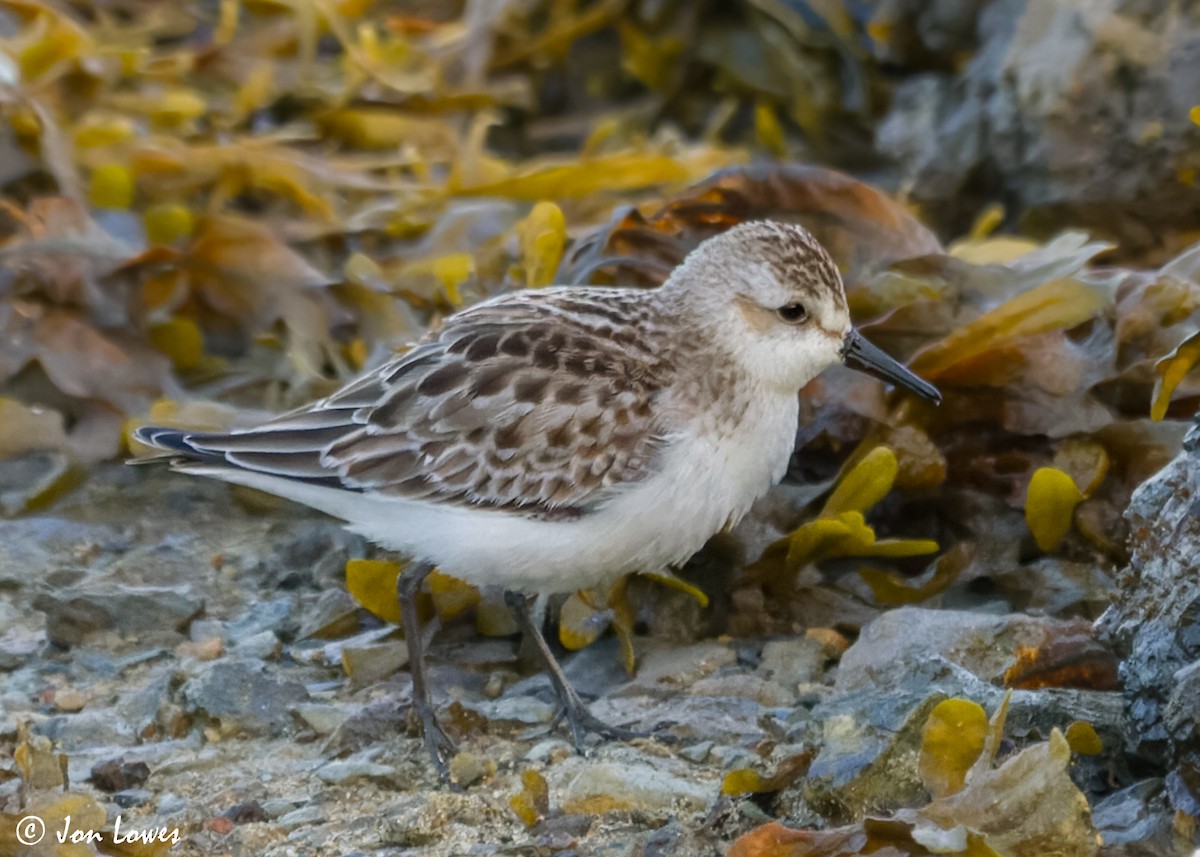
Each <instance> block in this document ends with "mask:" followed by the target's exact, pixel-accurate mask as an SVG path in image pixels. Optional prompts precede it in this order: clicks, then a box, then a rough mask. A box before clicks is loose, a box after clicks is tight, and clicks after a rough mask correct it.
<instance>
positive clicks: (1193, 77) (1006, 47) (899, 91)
mask: <svg viewBox="0 0 1200 857" xmlns="http://www.w3.org/2000/svg"><path fill="white" fill-rule="evenodd" d="M871 5H872V6H878V5H879V4H871ZM888 5H889V6H891V11H892V13H893V16H892V17H891V18H890V19H889V22H888V24H887V25H886V27H885V29H887V30H889V31H890V32H894V33H896V34H897V35H896V38H895V39H893V38H887V39H884V40H882V41H884V42H886V43H889V44H892V45H893V46H894V48H893V49H894V50H895V51H896V52H898V53H900V54H901V55H905V54H907V55H910V57H911V58H913V59H914V60H915V58H916V57H917V56H918V55H920V57H921V59H920V63H921V64H922V65H923V66H925V67H926V68H927V69H928V68H929V67H930V66H931V64H932V66H933V68H932V70H927V71H926V72H925V73H922V74H910V75H909V76H907V77H906V78H904V79H902V80H901V81H900V83H899V84H898V85H897V86H896V88H895V91H894V95H893V99H892V103H891V108H890V111H889V113H888V114H887V116H886V117H884V119H883V121H882V122H881V123H880V124H879V125H878V127H877V129H876V140H875V144H876V148H877V150H878V151H879V152H883V153H886V154H887V155H888V157H890V158H891V159H893V160H894V162H895V163H896V164H897V165H898V166H899V169H900V172H901V175H900V179H901V182H900V183H901V184H902V185H903V186H905V187H908V188H911V189H912V190H911V193H912V196H913V198H914V199H915V200H916V201H917V202H918V203H919V204H920V205H921V207H922V210H923V211H928V212H931V213H936V214H937V216H938V217H940V218H942V222H941V224H940V225H941V226H943V227H945V228H947V229H949V230H950V231H951V232H954V233H955V234H958V233H960V232H961V231H962V230H961V228H959V227H958V224H960V223H963V222H969V221H970V218H971V217H973V216H974V215H975V213H976V212H978V211H979V210H980V209H981V208H982V207H983V205H984V204H985V203H986V202H988V201H991V200H995V199H1004V200H1005V205H1006V206H1007V207H1008V208H1009V210H1015V211H1028V212H1029V214H1027V216H1026V222H1027V225H1031V226H1032V225H1037V226H1041V227H1043V228H1045V229H1054V228H1058V226H1059V224H1061V223H1063V222H1071V223H1074V224H1079V225H1082V226H1085V227H1088V228H1092V229H1094V230H1099V231H1101V232H1102V233H1105V234H1107V235H1110V236H1115V237H1119V239H1120V243H1121V245H1122V250H1123V251H1124V252H1127V253H1128V252H1131V251H1134V250H1136V249H1137V248H1138V247H1139V246H1140V247H1146V246H1153V245H1154V244H1155V243H1156V242H1157V241H1158V238H1159V236H1160V235H1161V233H1162V232H1163V231H1175V230H1187V229H1194V228H1195V227H1196V226H1197V225H1198V224H1200V209H1197V207H1196V205H1195V198H1194V191H1193V189H1192V188H1191V187H1189V186H1188V185H1187V184H1186V183H1184V182H1180V181H1178V180H1177V178H1176V176H1177V174H1178V171H1179V170H1180V169H1183V168H1186V167H1187V166H1188V165H1189V164H1190V163H1191V162H1190V160H1189V158H1191V157H1192V154H1193V153H1194V152H1195V149H1196V145H1197V140H1198V138H1200V135H1198V131H1197V128H1196V127H1195V125H1194V124H1193V123H1192V122H1191V121H1190V120H1189V118H1188V115H1189V113H1188V111H1189V110H1190V109H1191V108H1192V107H1193V106H1194V103H1195V96H1194V93H1195V91H1196V86H1197V85H1198V84H1200V63H1198V62H1197V52H1196V47H1195V45H1196V44H1197V40H1198V39H1200V20H1198V19H1197V18H1196V17H1195V16H1194V15H1180V14H1178V13H1177V12H1176V11H1175V10H1174V7H1172V6H1171V5H1170V4H1165V3H1152V4H1147V3H1144V2H1142V0H1109V2H1104V3H1046V4H1043V3H1025V2H1019V0H992V2H987V3H984V2H981V0H971V2H969V3H961V4H960V3H921V2H917V0H903V2H901V3H897V4H888ZM951 9H952V10H954V11H953V12H948V11H947V10H951ZM981 10H982V11H981ZM914 32H915V33H917V34H919V35H917V36H916V37H913V34H914ZM952 34H953V35H952ZM963 34H968V38H966V39H964V38H962V35H963ZM972 41H974V42H976V43H977V44H978V46H979V47H978V50H977V51H975V52H974V54H973V55H972V56H971V58H970V59H969V60H968V61H967V62H966V65H965V67H961V68H960V66H959V64H958V63H957V62H956V58H958V57H961V56H963V55H964V51H969V50H970V49H971V48H970V45H971V42H972ZM896 42H900V43H901V44H902V45H903V44H907V45H910V46H916V45H920V47H909V48H902V47H898V46H895V43H896ZM935 45H936V46H938V47H936V48H935V47H934V46H935ZM929 51H936V53H934V54H932V55H931V54H930V53H929ZM1118 93H1119V95H1118ZM1118 97H1119V98H1121V99H1124V101H1125V103H1127V104H1128V105H1130V109H1129V110H1127V111H1125V112H1123V113H1121V114H1120V115H1117V114H1116V113H1114V112H1113V110H1112V104H1113V100H1114V98H1118Z"/></svg>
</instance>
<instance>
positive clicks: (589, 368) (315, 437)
mask: <svg viewBox="0 0 1200 857" xmlns="http://www.w3.org/2000/svg"><path fill="white" fill-rule="evenodd" d="M835 363H845V364H846V365H847V366H850V367H852V368H855V369H860V370H862V371H865V372H868V373H870V374H872V375H875V376H877V377H879V378H881V379H883V380H885V381H887V382H889V383H892V384H897V385H900V386H903V387H906V388H908V389H909V390H911V391H913V392H914V393H916V394H918V395H920V396H923V397H925V398H927V399H932V400H934V401H938V400H940V396H939V393H938V391H937V389H936V388H934V387H933V386H932V385H930V384H928V383H926V382H925V381H922V380H921V379H920V378H917V377H916V376H914V375H913V374H912V373H911V372H909V371H908V370H907V369H905V368H904V367H903V366H902V365H900V364H899V363H897V362H896V361H895V360H893V359H892V358H891V357H889V356H888V355H886V354H885V353H884V352H882V351H880V350H879V349H878V348H876V347H875V346H873V345H871V344H870V343H868V342H867V341H866V340H865V339H863V338H862V337H861V336H860V335H859V333H858V332H857V331H856V330H855V329H854V328H853V327H851V324H850V314H849V311H848V310H847V306H846V297H845V293H844V290H843V288H842V280H841V277H840V275H839V274H838V270H837V267H836V266H835V265H834V263H833V261H832V259H830V257H829V255H828V254H827V253H826V252H825V250H824V249H823V248H822V247H821V246H820V245H819V244H818V243H817V242H816V240H815V239H814V238H813V237H812V235H810V234H809V233H808V232H807V231H806V230H804V229H803V228H801V227H799V226H794V225H786V224H780V223H771V222H753V223H746V224H743V225H741V226H737V227H735V228H733V229H730V230H729V231H727V232H725V233H722V234H720V235H717V236H715V237H713V238H710V239H709V240H707V241H705V242H704V243H703V244H701V245H700V246H699V247H697V248H696V249H695V250H694V251H693V252H692V253H691V254H690V255H689V256H688V257H687V259H685V260H684V262H683V263H682V264H681V265H680V266H679V267H678V268H677V269H675V271H674V272H673V273H672V274H671V276H670V278H669V279H668V280H667V281H666V283H665V284H664V285H663V286H662V287H660V288H658V289H650V290H644V289H619V288H604V287H565V288H552V289H545V290H536V291H521V292H515V293H511V294H505V295H501V296H499V297H496V298H494V299H492V300H488V301H485V302H483V303H480V304H477V305H475V306H472V307H470V308H469V309H466V310H463V311H462V312H460V313H458V314H456V315H453V316H451V317H449V318H448V319H446V321H445V323H444V324H443V325H441V326H440V327H439V328H438V329H436V330H434V331H432V332H431V333H430V334H429V335H428V336H426V337H425V339H424V340H423V341H422V342H421V343H420V344H418V345H417V346H416V347H414V348H413V349H412V350H410V351H408V352H407V353H405V354H403V355H400V356H398V357H395V358H393V359H392V360H390V361H389V362H387V363H385V364H384V365H382V366H380V367H379V368H378V369H376V370H374V371H372V372H370V373H369V374H367V375H365V376H363V377H361V378H359V379H358V380H356V381H354V382H352V383H350V384H349V385H348V386H346V387H344V388H343V389H341V390H339V391H338V392H336V393H334V394H333V395H331V396H329V397H328V398H325V399H322V400H321V401H319V402H316V403H314V404H312V405H309V406H307V407H304V408H301V409H299V410H297V411H293V412H291V413H288V414H285V415H283V416H280V417H278V418H276V419H273V420H271V421H270V422H268V423H265V424H264V425H261V426H258V427H257V428H251V429H246V430H242V431H233V432H229V433H205V432H190V431H181V430H177V429H168V428H151V427H146V428H142V429H139V430H138V431H137V433H136V436H137V438H138V439H139V440H140V441H142V442H143V443H145V444H148V445H150V446H154V447H158V448H159V449H162V450H165V451H166V452H167V453H168V456H167V457H168V458H170V460H171V462H172V464H173V466H174V468H175V469H177V470H180V471H182V472H185V473H195V474H201V475H204V476H212V477H215V478H218V479H224V480H226V481H228V482H234V483H237V484H240V485H246V486H249V487H251V488H257V489H260V490H263V491H268V492H270V493H272V494H277V495H279V496H281V497H286V498H288V499H291V500H295V501H297V502H300V503H304V504H306V505H308V506H311V507H313V508H315V509H319V510H321V511H322V512H326V513H328V514H330V515H333V516H334V517H337V518H341V519H342V520H344V521H346V522H347V526H348V527H349V528H350V529H351V530H353V531H355V532H357V533H361V534H362V535H364V536H366V537H367V538H369V539H371V540H373V541H375V542H376V543H378V544H380V545H382V546H384V547H386V548H389V549H393V550H397V551H401V552H403V553H405V554H408V555H409V556H411V557H413V558H414V559H415V560H416V561H415V562H413V563H412V564H410V565H409V566H407V567H406V569H405V571H404V573H403V574H402V575H401V578H400V583H399V586H398V594H399V598H400V603H401V608H402V618H403V622H404V626H405V636H406V639H407V643H408V648H409V655H410V657H409V663H410V669H411V671H412V679H413V706H414V710H415V711H416V713H417V714H418V716H419V717H420V719H421V723H422V727H423V731H424V738H425V743H426V746H427V747H428V748H429V751H430V753H431V754H432V756H433V759H434V762H435V764H436V765H437V767H438V770H439V772H441V773H442V775H443V776H445V771H446V761H447V757H448V755H449V754H450V753H451V752H452V751H453V744H452V742H451V741H450V739H449V738H448V736H446V735H445V733H444V732H443V731H442V729H441V727H440V726H439V724H438V721H437V719H436V717H435V716H434V710H433V707H432V704H431V702H430V698H429V689H428V685H427V683H426V680H425V670H424V660H423V651H422V644H421V634H420V633H419V632H417V630H416V629H417V617H416V608H415V604H414V599H415V596H416V593H417V591H418V589H419V588H420V586H421V582H422V580H423V579H424V578H425V577H426V576H427V575H428V574H429V572H430V571H431V570H432V569H433V567H434V566H437V567H438V568H440V569H442V570H443V571H445V572H446V573H448V574H451V575H453V576H455V577H457V578H459V579H461V580H464V581H466V582H468V583H472V584H475V585H477V586H481V587H500V588H503V589H504V590H506V591H507V592H509V593H510V594H509V596H508V599H507V600H508V603H509V604H510V606H511V607H512V608H513V610H514V612H515V613H516V615H517V618H518V620H519V623H520V625H521V628H522V630H523V632H524V633H526V634H529V635H531V636H533V638H534V640H535V642H536V643H537V644H538V649H539V651H540V653H541V654H542V656H543V659H544V660H545V661H546V664H547V667H548V668H549V670H550V675H551V678H552V680H553V682H554V685H555V689H556V690H557V691H558V693H559V696H560V699H561V700H562V702H563V705H564V713H565V716H566V717H567V720H568V722H569V724H570V726H571V728H572V731H573V733H574V735H575V738H576V741H577V742H578V741H579V735H580V731H581V730H586V731H596V732H601V733H605V734H608V735H615V736H621V735H625V734H628V733H626V732H625V730H621V729H616V728H612V727H607V726H606V725H605V724H603V723H602V722H600V721H599V720H597V719H595V718H594V717H592V716H591V715H590V713H589V712H588V711H587V708H586V707H585V706H584V705H583V703H582V701H581V700H580V698H579V697H578V695H577V694H576V693H575V691H574V690H573V689H572V688H571V686H570V685H569V684H568V683H567V681H566V679H565V677H564V676H563V674H562V671H561V668H559V666H558V664H557V663H556V662H555V660H554V658H553V656H552V654H551V652H550V649H549V648H548V646H547V645H546V641H545V639H544V638H543V636H542V632H541V629H540V628H538V627H537V625H536V623H534V622H533V621H532V619H531V618H530V610H529V602H528V600H527V596H528V595H532V594H536V593H561V592H571V591H575V590H579V589H587V588H591V587H595V586H599V585H603V584H606V583H610V582H612V581H614V580H616V579H617V578H619V577H620V576H622V575H624V574H627V573H630V572H638V571H656V570H660V569H663V568H665V567H667V566H670V565H673V564H677V563H681V562H683V561H684V560H686V559H687V558H688V557H689V556H691V555H692V554H693V553H695V552H696V551H697V550H698V549H699V548H700V547H701V546H703V545H704V543H705V541H706V540H707V539H708V538H709V537H710V536H712V535H713V534H714V533H716V532H717V531H718V530H721V529H722V528H725V527H731V526H733V525H734V524H736V523H737V522H738V520H739V519H740V518H741V517H742V516H743V515H744V514H745V513H746V512H747V510H749V508H750V506H751V504H752V503H753V502H754V501H755V500H756V499H757V498H758V497H760V496H762V495H763V494H764V493H765V492H766V491H767V490H768V489H769V488H770V487H771V485H773V484H774V483H775V482H777V481H778V480H779V479H780V478H782V476H783V474H784V472H785V470H786V468H787V464H788V460H789V458H790V456H791V453H792V448H793V443H794V438H795V434H796V429H797V419H798V414H799V403H798V397H797V394H798V392H799V390H800V388H801V387H803V386H804V385H805V384H807V383H808V382H809V381H810V380H812V379H813V378H814V377H815V376H816V375H817V374H818V373H820V372H821V371H822V370H823V369H825V368H826V367H828V366H831V365H833V364H835Z"/></svg>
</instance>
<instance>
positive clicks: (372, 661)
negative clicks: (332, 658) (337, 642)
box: [342, 640, 408, 687]
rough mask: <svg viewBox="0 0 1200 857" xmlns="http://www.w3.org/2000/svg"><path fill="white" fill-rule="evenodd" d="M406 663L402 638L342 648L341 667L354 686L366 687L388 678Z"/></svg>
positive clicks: (404, 645) (406, 647)
mask: <svg viewBox="0 0 1200 857" xmlns="http://www.w3.org/2000/svg"><path fill="white" fill-rule="evenodd" d="M407 663H408V646H407V644H406V643H405V642H404V641H403V640H385V641H383V642H380V643H373V644H371V645H366V646H346V647H344V648H343V649H342V668H343V669H344V670H345V671H346V675H348V676H349V677H350V680H351V681H352V682H353V683H354V686H355V687H366V686H368V685H372V684H375V683H376V682H378V681H380V680H382V679H385V678H390V677H392V676H394V675H395V674H396V673H398V672H399V671H400V670H401V669H402V668H403V667H404V665H405V664H407Z"/></svg>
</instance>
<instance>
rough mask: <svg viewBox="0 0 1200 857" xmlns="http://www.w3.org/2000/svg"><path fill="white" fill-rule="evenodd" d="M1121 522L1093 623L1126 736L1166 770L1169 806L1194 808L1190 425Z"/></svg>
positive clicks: (1196, 661) (1197, 762)
mask: <svg viewBox="0 0 1200 857" xmlns="http://www.w3.org/2000/svg"><path fill="white" fill-rule="evenodd" d="M1125 516H1126V519H1127V520H1128V522H1129V526H1130V530H1131V532H1132V533H1133V534H1134V536H1133V539H1132V545H1131V546H1132V553H1131V557H1130V561H1129V567H1128V568H1127V569H1125V570H1124V571H1123V572H1122V573H1121V576H1120V578H1119V581H1118V584H1119V587H1118V590H1117V592H1116V596H1115V599H1114V603H1113V606H1112V607H1110V608H1109V609H1108V610H1107V611H1106V612H1105V613H1104V615H1103V616H1101V617H1100V620H1099V622H1098V623H1097V624H1098V627H1099V628H1100V630H1101V633H1102V634H1103V635H1105V636H1106V637H1107V638H1109V639H1111V640H1112V642H1113V644H1114V645H1115V646H1116V647H1117V649H1118V650H1119V651H1120V652H1121V653H1122V654H1123V655H1125V660H1124V661H1123V662H1122V664H1121V677H1122V679H1123V680H1124V694H1125V706H1126V715H1127V717H1128V725H1127V729H1126V740H1127V742H1128V745H1129V749H1130V750H1131V751H1132V752H1134V753H1136V754H1138V755H1140V756H1143V757H1146V758H1149V759H1151V760H1153V761H1155V762H1157V763H1158V764H1160V765H1162V766H1163V767H1164V769H1165V770H1166V771H1167V794H1168V795H1169V796H1170V799H1171V803H1172V806H1174V807H1175V808H1176V809H1178V810H1181V811H1183V812H1187V813H1189V814H1191V813H1194V812H1200V722H1198V720H1197V714H1196V711H1197V710H1200V709H1198V706H1200V671H1198V670H1200V578H1197V576H1196V557H1197V556H1200V421H1198V422H1197V424H1196V426H1195V427H1193V428H1192V429H1191V431H1190V432H1189V433H1188V435H1187V437H1186V438H1185V440H1184V449H1183V451H1182V452H1181V453H1180V454H1179V455H1178V456H1177V457H1176V458H1175V459H1174V460H1173V461H1172V462H1171V463H1170V464H1168V465H1167V466H1166V467H1164V468H1163V469H1162V470H1161V471H1160V472H1159V473H1158V474H1157V475H1155V476H1154V477H1152V478H1151V479H1149V480H1147V481H1146V482H1145V483H1144V484H1142V485H1141V486H1140V487H1139V488H1138V489H1137V490H1136V491H1135V492H1134V494H1133V497H1132V499H1131V500H1130V504H1129V508H1128V510H1127V511H1126V513H1125Z"/></svg>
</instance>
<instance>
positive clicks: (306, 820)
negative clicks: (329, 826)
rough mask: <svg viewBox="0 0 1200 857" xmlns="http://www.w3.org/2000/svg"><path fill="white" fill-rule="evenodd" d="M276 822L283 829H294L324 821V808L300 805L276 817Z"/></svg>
mask: <svg viewBox="0 0 1200 857" xmlns="http://www.w3.org/2000/svg"><path fill="white" fill-rule="evenodd" d="M276 823H277V824H278V825H279V826H280V827H282V828H283V829H284V830H289V831H290V830H295V829H296V828H298V827H306V826H308V825H311V824H324V823H325V810H323V809H321V807H319V806H302V807H300V808H299V809H294V810H292V811H291V812H289V813H287V814H286V815H283V816H280V817H279V818H277V819H276Z"/></svg>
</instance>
